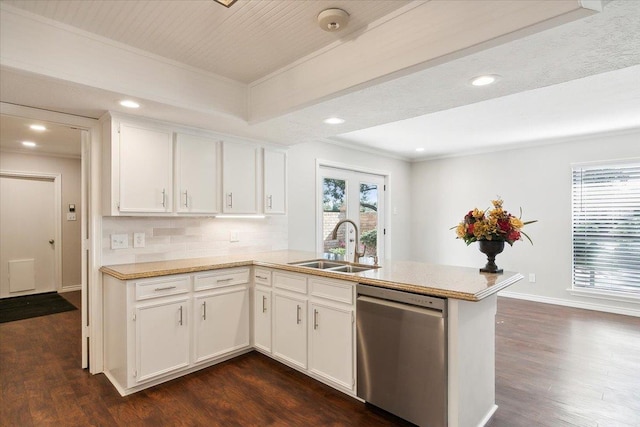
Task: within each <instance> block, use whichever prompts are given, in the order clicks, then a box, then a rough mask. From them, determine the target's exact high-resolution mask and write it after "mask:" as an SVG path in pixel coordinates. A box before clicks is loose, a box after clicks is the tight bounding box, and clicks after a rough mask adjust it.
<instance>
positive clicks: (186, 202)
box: [184, 190, 189, 208]
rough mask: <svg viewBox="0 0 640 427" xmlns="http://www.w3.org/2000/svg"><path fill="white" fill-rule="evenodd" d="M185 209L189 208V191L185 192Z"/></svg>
mask: <svg viewBox="0 0 640 427" xmlns="http://www.w3.org/2000/svg"><path fill="white" fill-rule="evenodd" d="M184 207H185V208H188V207H189V193H188V190H184Z"/></svg>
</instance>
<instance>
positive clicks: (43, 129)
mask: <svg viewBox="0 0 640 427" xmlns="http://www.w3.org/2000/svg"><path fill="white" fill-rule="evenodd" d="M29 128H30V129H31V130H37V131H38V132H42V131H45V130H47V128H46V127H44V126H42V125H30V126H29Z"/></svg>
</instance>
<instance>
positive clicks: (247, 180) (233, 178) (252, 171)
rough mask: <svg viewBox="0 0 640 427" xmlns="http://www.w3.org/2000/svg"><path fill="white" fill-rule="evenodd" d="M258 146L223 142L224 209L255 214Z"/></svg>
mask: <svg viewBox="0 0 640 427" xmlns="http://www.w3.org/2000/svg"><path fill="white" fill-rule="evenodd" d="M257 160H258V147H257V146H255V145H249V144H236V143H230V142H227V141H225V142H223V143H222V188H223V195H224V197H223V203H222V211H223V212H224V213H232V214H255V213H256V212H258V204H257V181H256V179H257V173H256V167H257Z"/></svg>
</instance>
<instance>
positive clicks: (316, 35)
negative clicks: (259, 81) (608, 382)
mask: <svg viewBox="0 0 640 427" xmlns="http://www.w3.org/2000/svg"><path fill="white" fill-rule="evenodd" d="M432 1H435V0H432ZM1 3H2V4H9V5H12V6H14V7H17V8H21V9H24V10H26V11H27V12H29V13H35V14H38V15H41V16H44V17H46V18H47V19H54V20H57V21H59V22H63V23H64V24H65V25H72V26H76V27H78V28H81V29H82V30H83V31H90V32H94V33H96V34H99V35H100V36H102V37H107V38H112V39H113V40H117V41H118V42H120V43H125V44H129V45H131V46H134V47H135V48H137V49H142V50H147V51H149V52H152V53H154V54H156V55H161V56H164V57H167V58H171V59H172V60H175V61H181V62H185V63H187V64H188V65H189V66H191V67H197V68H203V69H206V70H207V71H208V72H214V73H216V74H219V75H224V76H226V77H229V78H231V77H232V78H234V79H235V80H238V81H241V82H251V81H254V80H255V79H256V78H260V77H262V76H264V75H265V74H269V73H271V72H272V71H274V70H275V69H278V68H282V67H283V65H284V66H285V67H286V64H288V63H291V62H295V61H296V60H297V59H299V58H300V57H304V56H305V55H308V54H310V53H311V52H313V51H316V50H318V49H323V46H324V47H326V46H329V45H331V46H334V45H335V43H336V37H337V35H336V34H330V33H326V32H324V31H321V30H320V29H319V28H318V27H317V26H316V25H315V21H314V20H315V16H316V15H317V13H318V11H319V10H322V9H323V8H325V7H329V6H338V7H342V8H344V9H346V10H348V11H349V12H350V13H351V15H352V22H351V23H350V24H349V27H348V31H350V32H351V38H353V37H356V38H357V37H358V34H362V32H363V31H366V30H367V28H369V27H370V26H371V25H372V23H373V22H374V21H376V20H378V21H380V20H381V19H382V20H384V17H383V15H385V14H389V13H392V14H393V13H398V10H405V11H406V10H407V5H406V3H407V2H404V1H395V0H393V1H375V0H373V1H344V0H342V1H334V2H331V1H297V0H286V1H244V0H239V1H238V2H237V3H236V4H235V5H234V6H232V7H231V9H225V8H224V7H222V6H219V5H217V4H214V3H213V2H209V1H162V2H155V1H141V2H133V1H100V0H98V1H91V2H77V1H57V0H51V1H13V0H2V1H1ZM414 3H423V2H412V3H411V4H410V5H408V6H409V7H411V6H412V5H413V4H414ZM497 4H500V2H498V3H497ZM214 6H215V7H214ZM403 7H404V9H403ZM205 18H206V19H205ZM205 21H206V23H205ZM378 21H376V22H378ZM127 22H130V23H135V25H131V24H130V25H125V24H126V23H127ZM185 22H189V23H190V25H186V24H185ZM218 22H219V23H220V24H219V25H218V24H217V23H218ZM213 23H216V24H215V25H214V24H213ZM276 24H277V25H276ZM292 34H295V37H292V36H291V35H292ZM345 35H346V34H343V33H340V37H341V38H342V39H341V40H339V41H338V43H340V42H345V43H347V42H348V40H347V39H349V38H348V37H345ZM221 41H222V42H223V43H222V44H220V42H221ZM274 47H275V48H274ZM0 54H1V52H0ZM247 61H248V62H247ZM638 64H640V2H639V1H627V0H616V1H613V2H610V3H609V2H607V3H606V6H605V8H604V11H603V12H601V13H597V14H595V15H593V16H591V17H587V18H584V19H581V20H579V21H576V22H570V23H567V24H564V25H562V26H559V27H556V28H551V29H548V30H545V31H542V32H539V33H534V34H531V35H528V36H526V37H522V38H520V39H516V40H513V41H510V42H509V43H505V44H498V45H496V46H494V47H491V48H486V49H483V50H476V51H475V52H473V53H470V54H467V55H460V56H459V57H458V58H457V59H454V60H451V61H447V62H441V63H438V64H433V65H431V66H428V67H426V68H425V67H422V68H421V69H418V70H416V71H415V72H413V73H408V72H404V73H402V75H400V76H394V78H389V79H386V80H384V81H382V82H379V83H378V84H376V85H374V86H366V87H362V88H360V89H358V90H353V91H350V92H348V93H346V94H339V96H333V97H331V98H328V99H322V100H321V101H320V102H316V103H313V104H312V105H308V106H303V107H301V108H297V109H296V110H295V111H290V112H288V113H286V114H283V115H279V116H277V117H274V118H272V119H269V120H265V121H262V122H259V123H252V124H250V123H248V122H246V121H245V120H238V119H236V118H229V117H227V118H225V119H224V120H220V119H219V118H218V117H215V116H212V115H211V114H210V113H208V112H207V111H202V110H198V109H195V108H189V107H188V106H180V105H171V104H166V103H162V102H157V101H152V100H144V109H141V110H140V111H138V112H136V114H139V115H142V116H147V117H153V118H156V119H161V120H169V121H174V122H178V123H182V124H185V125H191V126H196V127H202V128H208V129H213V130H218V131H220V132H227V133H235V134H238V135H243V136H247V137H253V138H256V139H263V140H267V141H271V142H275V143H282V144H287V145H290V144H294V143H299V142H305V141H310V140H314V139H320V140H325V141H329V142H335V143H339V144H346V145H349V146H355V147H361V148H366V149H372V150H376V151H379V152H384V153H386V154H391V155H395V156H398V157H401V158H405V159H421V158H429V157H438V156H443V155H451V154H457V153H468V152H477V151H483V150H488V149H495V148H496V147H497V146H509V145H513V144H522V143H529V142H532V141H540V140H547V139H549V138H557V137H564V136H571V135H581V134H585V133H594V132H602V131H608V130H617V129H625V128H630V127H640V110H639V107H640V81H639V76H640V70H639V68H638ZM0 72H1V74H0V76H1V79H0V100H1V101H2V102H6V103H12V104H20V105H27V106H33V107H36V108H43V109H47V110H53V111H60V112H67V113H70V114H76V115H81V116H85V117H93V118H97V117H99V116H101V115H102V114H103V113H104V112H105V111H107V110H112V111H124V110H123V109H122V108H121V107H119V106H117V105H116V101H117V100H118V99H121V98H122V96H123V95H126V93H124V94H123V93H118V92H113V91H108V90H104V89H99V88H97V87H91V86H87V85H82V84H78V83H74V82H71V81H65V80H61V79H56V78H51V77H48V76H46V75H41V74H34V73H30V72H25V71H23V70H18V69H14V68H11V67H7V66H4V65H3V66H2V68H1V69H0ZM483 73H494V74H499V75H501V76H502V78H501V80H500V81H499V82H498V83H497V84H495V85H492V86H489V87H483V88H475V87H471V86H470V85H469V84H468V81H469V79H470V78H471V77H473V76H475V75H478V74H483ZM331 115H339V116H341V117H344V118H345V119H346V120H347V121H346V123H344V124H343V125H338V126H328V125H325V124H323V123H322V122H321V118H325V117H328V116H331ZM5 123H6V122H5ZM418 147H423V148H425V151H423V152H420V153H419V152H416V151H415V149H416V148H418Z"/></svg>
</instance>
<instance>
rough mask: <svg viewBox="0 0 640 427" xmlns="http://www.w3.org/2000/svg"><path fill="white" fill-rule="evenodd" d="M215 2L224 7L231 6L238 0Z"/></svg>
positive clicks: (215, 0) (219, 0)
mask: <svg viewBox="0 0 640 427" xmlns="http://www.w3.org/2000/svg"><path fill="white" fill-rule="evenodd" d="M213 1H214V2H216V3H218V4H221V5H223V6H224V7H231V5H232V4H234V3H235V2H236V1H238V0H213Z"/></svg>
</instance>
